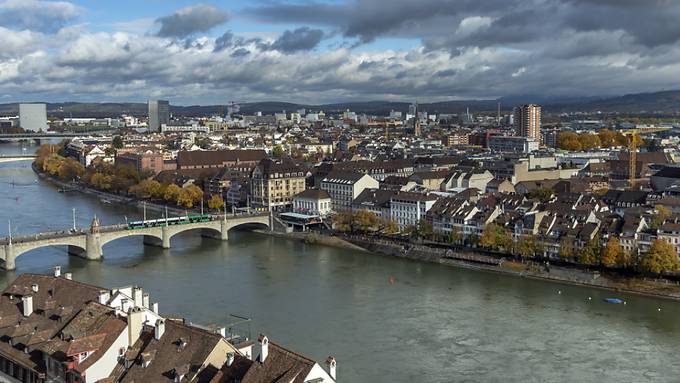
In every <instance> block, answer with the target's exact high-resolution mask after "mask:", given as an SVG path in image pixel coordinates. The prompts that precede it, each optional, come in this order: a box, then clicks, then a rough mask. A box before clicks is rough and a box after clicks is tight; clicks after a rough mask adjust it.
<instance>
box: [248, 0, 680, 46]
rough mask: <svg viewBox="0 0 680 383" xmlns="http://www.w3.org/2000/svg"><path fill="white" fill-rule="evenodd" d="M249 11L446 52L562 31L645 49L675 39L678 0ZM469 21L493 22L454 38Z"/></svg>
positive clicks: (488, 1) (493, 0)
mask: <svg viewBox="0 0 680 383" xmlns="http://www.w3.org/2000/svg"><path fill="white" fill-rule="evenodd" d="M248 12H249V13H250V14H251V15H254V16H255V17H258V18H260V19H262V20H264V21H269V22H282V23H291V22H299V23H306V24H314V25H324V26H329V27H333V28H337V29H338V30H339V31H340V32H341V33H342V34H343V35H344V36H345V37H348V38H358V39H359V41H362V42H370V41H373V40H375V39H376V38H378V37H384V36H397V37H415V38H421V39H422V40H423V42H424V43H425V44H426V45H431V46H436V47H441V46H443V45H445V44H447V43H448V44H449V45H450V48H451V49H454V48H456V47H460V46H492V45H498V44H507V43H515V42H518V43H520V42H527V41H534V40H540V39H542V38H544V37H546V35H553V34H554V33H560V31H564V30H571V31H574V32H588V31H598V30H604V31H610V32H616V31H624V32H626V33H627V34H628V35H630V36H632V37H634V39H635V41H636V42H637V43H639V44H641V45H644V46H646V47H654V46H658V45H664V44H672V43H675V42H676V41H677V40H678V39H680V23H678V22H677V20H678V19H679V18H680V2H679V1H675V0H649V1H647V0H485V1H471V0H422V1H411V0H392V1H390V2H389V4H386V3H385V2H384V1H382V0H356V1H352V0H347V1H346V2H344V3H334V4H327V3H307V4H293V3H288V2H273V3H272V2H267V3H265V5H263V6H260V7H256V8H251V9H250V10H249V11H248ZM471 17H472V18H473V17H484V18H489V19H490V20H492V21H491V23H490V24H489V25H488V26H487V27H486V28H480V29H479V30H478V31H473V32H471V33H469V34H461V33H460V31H458V29H457V27H458V26H459V25H460V24H461V22H463V21H464V20H465V19H467V18H471ZM447 37H449V38H447ZM558 43H559V42H558Z"/></svg>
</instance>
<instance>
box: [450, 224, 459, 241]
mask: <svg viewBox="0 0 680 383" xmlns="http://www.w3.org/2000/svg"><path fill="white" fill-rule="evenodd" d="M461 239H462V235H461V233H460V229H459V228H458V227H457V226H454V227H452V228H451V234H449V242H450V243H453V244H459V243H460V240H461Z"/></svg>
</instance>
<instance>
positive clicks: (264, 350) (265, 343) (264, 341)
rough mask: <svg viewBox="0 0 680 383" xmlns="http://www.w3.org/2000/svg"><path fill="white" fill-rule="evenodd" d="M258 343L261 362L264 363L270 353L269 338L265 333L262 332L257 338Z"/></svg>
mask: <svg viewBox="0 0 680 383" xmlns="http://www.w3.org/2000/svg"><path fill="white" fill-rule="evenodd" d="M257 343H258V344H259V346H260V363H264V362H265V360H267V356H268V355H269V338H267V337H266V336H265V335H264V334H260V336H259V337H258V338H257Z"/></svg>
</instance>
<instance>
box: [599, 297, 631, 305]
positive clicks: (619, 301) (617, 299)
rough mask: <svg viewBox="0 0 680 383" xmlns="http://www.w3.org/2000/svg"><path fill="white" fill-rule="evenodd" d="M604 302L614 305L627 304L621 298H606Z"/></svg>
mask: <svg viewBox="0 0 680 383" xmlns="http://www.w3.org/2000/svg"><path fill="white" fill-rule="evenodd" d="M604 301H605V302H607V303H614V304H621V303H626V301H624V300H623V299H621V298H605V299H604Z"/></svg>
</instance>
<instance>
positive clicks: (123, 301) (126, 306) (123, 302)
mask: <svg viewBox="0 0 680 383" xmlns="http://www.w3.org/2000/svg"><path fill="white" fill-rule="evenodd" d="M120 306H121V310H123V311H124V312H126V313H127V312H128V310H130V301H129V300H128V299H126V298H123V299H121V300H120Z"/></svg>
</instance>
